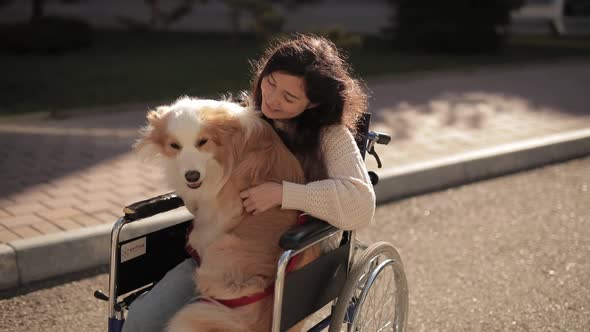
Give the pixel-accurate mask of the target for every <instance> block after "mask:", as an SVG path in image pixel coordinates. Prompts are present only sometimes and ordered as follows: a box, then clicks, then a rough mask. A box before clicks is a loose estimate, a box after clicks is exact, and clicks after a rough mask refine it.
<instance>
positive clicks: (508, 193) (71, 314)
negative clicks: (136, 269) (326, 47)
mask: <svg viewBox="0 0 590 332" xmlns="http://www.w3.org/2000/svg"><path fill="white" fill-rule="evenodd" d="M589 226H590V157H589V158H584V159H577V160H573V161H570V162H567V163H563V164H559V165H552V166H547V167H545V168H540V169H536V170H532V171H529V172H524V173H518V174H514V175H510V176H504V177H501V178H496V179H493V180H488V181H483V182H478V183H474V184H471V185H467V186H463V187H460V188H454V189H451V190H447V191H443V192H437V193H433V194H429V195H424V196H420V197H415V198H410V199H406V200H403V201H399V202H394V203H390V204H387V205H383V206H380V207H379V208H378V209H377V213H376V224H375V225H373V227H371V229H368V230H364V231H362V232H360V237H361V238H362V239H363V240H365V241H366V242H373V241H377V240H386V241H390V242H392V243H393V244H394V245H395V246H396V248H398V250H399V251H400V253H401V254H402V258H403V260H404V264H405V268H406V274H407V278H408V283H409V287H410V318H409V330H410V331H588V330H589V328H590V227H589ZM107 279H108V278H107V275H106V274H104V273H102V272H101V271H98V272H97V271H94V272H90V273H86V274H80V275H76V276H70V277H68V278H61V279H58V280H52V281H49V282H45V283H42V284H38V285H35V286H34V287H29V288H27V289H25V290H21V291H19V292H18V293H14V292H13V293H12V294H3V295H2V296H3V297H2V300H0V331H27V332H36V331H43V332H47V331H105V330H106V329H105V325H106V306H105V305H104V303H103V302H99V301H97V300H95V299H94V298H93V297H92V292H93V291H94V289H97V288H101V289H106V285H107Z"/></svg>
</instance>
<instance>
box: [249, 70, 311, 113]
mask: <svg viewBox="0 0 590 332" xmlns="http://www.w3.org/2000/svg"><path fill="white" fill-rule="evenodd" d="M260 88H261V90H262V105H261V108H262V113H263V114H264V115H265V116H266V117H267V118H269V119H273V120H287V119H291V118H294V117H296V116H298V115H299V114H301V113H303V111H305V110H306V109H308V108H312V107H315V106H316V104H311V103H310V102H309V99H308V98H307V95H306V94H305V81H304V79H303V78H301V77H299V76H294V75H290V74H287V73H285V72H282V71H275V72H272V73H270V74H268V75H266V76H264V77H263V78H262V82H261V84H260Z"/></svg>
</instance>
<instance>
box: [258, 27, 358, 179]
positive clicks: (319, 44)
mask: <svg viewBox="0 0 590 332" xmlns="http://www.w3.org/2000/svg"><path fill="white" fill-rule="evenodd" d="M253 68H254V81H253V82H252V90H251V95H250V98H249V102H250V103H251V104H253V106H254V107H256V108H257V109H261V105H262V91H261V87H260V85H261V82H262V79H263V78H264V77H265V76H266V75H269V74H271V73H273V72H275V71H281V72H285V73H287V74H290V75H294V76H298V77H301V78H303V80H304V82H305V93H306V95H307V98H308V99H309V101H310V103H314V104H315V103H317V104H318V106H316V107H315V108H314V109H308V110H305V111H304V112H303V113H301V114H300V115H298V116H297V117H295V118H293V119H292V120H291V121H290V123H289V125H290V126H293V128H291V129H292V130H290V132H291V133H295V134H294V135H293V134H292V135H288V134H285V133H282V132H281V131H280V130H277V132H278V133H279V135H281V138H282V139H283V141H284V142H285V144H286V145H287V147H288V148H289V149H290V150H291V151H292V152H293V153H294V154H295V156H297V158H298V159H299V160H300V161H301V163H302V165H303V170H304V171H305V176H306V178H307V181H316V180H321V179H326V178H327V177H328V174H327V171H326V165H325V162H324V159H323V155H322V151H321V150H320V134H321V131H322V129H323V128H324V127H325V126H329V125H333V124H344V125H345V126H346V127H347V128H348V129H349V130H350V131H351V132H352V133H353V134H354V133H355V128H356V124H357V122H358V121H359V119H360V116H361V115H362V113H364V112H365V111H366V108H367V95H366V93H365V90H364V88H363V87H362V86H361V84H360V82H359V81H357V80H356V79H354V78H352V76H351V69H350V67H349V65H348V63H347V62H346V61H345V60H344V58H343V57H342V55H341V54H340V53H339V52H338V49H337V48H336V46H335V45H334V44H333V43H332V42H330V41H329V40H327V39H325V38H322V37H317V36H314V35H308V34H297V35H295V36H294V37H292V38H290V39H287V40H283V41H279V42H278V43H277V44H275V45H274V46H272V47H270V48H268V49H267V51H266V52H265V54H264V55H263V56H262V58H261V59H260V60H259V61H258V62H256V63H253ZM267 120H268V121H269V122H270V123H271V124H272V123H273V122H272V121H270V120H269V119H267ZM275 129H276V128H275Z"/></svg>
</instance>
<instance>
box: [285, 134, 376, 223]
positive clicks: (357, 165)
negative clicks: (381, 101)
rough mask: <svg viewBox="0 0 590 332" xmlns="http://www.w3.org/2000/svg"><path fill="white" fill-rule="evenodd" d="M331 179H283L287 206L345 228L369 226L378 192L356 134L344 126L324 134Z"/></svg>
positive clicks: (327, 166)
mask: <svg viewBox="0 0 590 332" xmlns="http://www.w3.org/2000/svg"><path fill="white" fill-rule="evenodd" d="M320 140H321V149H322V153H323V155H324V160H325V163H326V168H327V171H328V176H329V179H326V180H321V181H314V182H310V183H308V184H305V185H302V184H296V183H291V182H286V181H284V182H283V202H282V205H281V207H282V208H283V209H292V210H300V211H303V212H307V213H309V214H310V215H312V216H314V217H316V218H319V219H322V220H325V221H327V222H329V223H330V224H332V225H334V226H336V227H338V228H340V229H343V230H353V229H358V228H360V227H363V226H366V225H369V224H370V223H371V220H372V219H373V214H374V213H375V192H374V191H373V186H372V184H371V180H370V179H369V176H368V174H367V169H366V167H365V163H364V161H363V159H362V157H361V154H360V152H359V149H358V147H357V145H356V142H355V140H354V137H353V136H352V134H351V133H350V131H349V130H348V129H347V128H346V127H345V126H343V125H334V126H330V127H327V128H325V129H324V131H323V132H322V134H321V137H320Z"/></svg>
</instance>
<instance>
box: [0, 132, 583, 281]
mask: <svg viewBox="0 0 590 332" xmlns="http://www.w3.org/2000/svg"><path fill="white" fill-rule="evenodd" d="M586 155H590V129H583V130H577V131H571V132H566V133H560V134H555V135H548V136H545V137H542V138H538V139H531V140H525V141H520V142H516V143H511V144H506V145H500V146H496V147H493V148H489V149H483V150H478V151H474V152H469V153H464V154H460V155H456V156H452V157H448V158H441V159H437V160H433V161H429V162H423V163H417V164H412V165H408V166H403V167H397V168H389V169H385V170H382V171H380V172H377V174H378V175H379V177H380V181H379V182H380V185H379V186H376V187H375V193H376V195H377V203H378V204H383V203H386V202H392V201H396V200H400V199H403V198H407V197H410V196H415V195H420V194H425V193H428V192H433V191H437V190H442V189H446V188H450V187H454V186H459V185H463V184H467V183H471V182H475V181H479V180H484V179H489V178H492V177H497V176H500V175H505V174H510V173H514V172H518V171H523V170H527V169H531V168H534V167H539V166H543V165H547V164H550V163H556V162H562V161H565V160H568V159H573V158H577V157H582V156H586ZM182 210H184V211H182ZM189 217H190V214H189V213H188V211H186V209H184V208H181V209H177V210H174V211H171V212H169V213H166V214H162V215H157V216H154V217H152V218H149V219H150V220H151V221H148V219H146V220H145V222H142V223H141V224H131V225H129V226H128V227H126V229H125V230H126V231H127V228H129V233H128V234H127V236H124V237H127V238H131V237H134V235H136V234H139V233H136V232H146V231H154V230H156V229H159V228H163V227H164V226H163V225H164V224H165V223H167V222H170V219H171V218H174V219H178V221H181V219H182V220H186V218H189ZM183 218H184V219H183ZM152 221H153V222H152ZM114 222H115V220H113V223H114ZM111 228H112V225H100V226H94V227H90V228H83V229H80V230H74V231H68V232H64V233H57V234H50V235H45V236H40V237H36V238H30V239H22V240H16V241H12V242H9V243H7V244H0V290H8V289H11V288H17V287H20V286H23V285H26V284H29V283H32V282H36V281H40V280H44V279H49V278H53V277H57V276H60V275H65V274H68V273H73V272H79V271H83V270H86V269H90V268H93V267H98V266H104V265H106V264H108V262H109V257H110V232H111ZM73 252H74V253H75V255H72V253H73Z"/></svg>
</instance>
